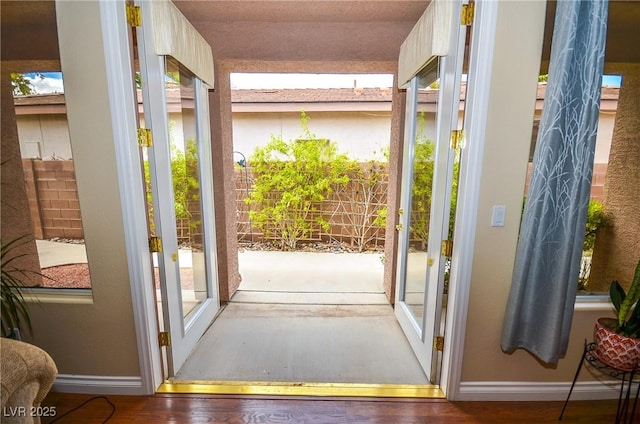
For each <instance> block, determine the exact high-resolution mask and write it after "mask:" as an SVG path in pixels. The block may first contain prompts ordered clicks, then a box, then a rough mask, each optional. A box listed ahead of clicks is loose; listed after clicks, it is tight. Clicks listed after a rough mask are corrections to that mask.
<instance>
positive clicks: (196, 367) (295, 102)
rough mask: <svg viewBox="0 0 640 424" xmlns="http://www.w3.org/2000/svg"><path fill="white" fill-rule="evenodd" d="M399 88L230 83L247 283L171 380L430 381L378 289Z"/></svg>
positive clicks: (334, 81)
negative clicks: (394, 106)
mask: <svg viewBox="0 0 640 424" xmlns="http://www.w3.org/2000/svg"><path fill="white" fill-rule="evenodd" d="M392 84H393V76H392V75H344V74H343V75H319V74H231V86H232V91H231V98H232V113H233V120H232V122H233V142H234V145H233V151H234V167H235V183H236V184H235V188H236V205H237V210H236V216H237V218H238V219H237V221H238V244H239V251H238V258H239V268H240V274H241V277H242V281H241V283H240V286H239V289H238V291H237V292H236V293H235V294H234V295H233V297H232V298H231V300H230V302H229V303H228V304H227V305H226V308H225V310H224V311H223V312H222V313H221V314H220V315H219V317H218V318H217V320H216V321H215V322H214V323H213V325H212V327H211V328H210V329H209V331H208V332H207V334H205V335H204V336H203V339H202V341H201V343H200V345H199V346H198V347H197V348H196V349H195V350H194V352H193V354H192V356H191V358H190V359H189V360H187V362H186V363H185V366H184V367H183V368H182V369H181V370H180V371H179V372H178V373H177V374H176V380H193V379H195V378H196V377H198V378H199V379H203V378H204V379H205V380H212V381H251V382H255V381H259V382H282V381H294V382H322V383H332V384H333V383H340V384H405V385H406V384H410V385H428V384H429V381H428V379H427V378H426V376H425V375H424V373H423V371H422V370H421V368H420V364H419V362H418V361H417V359H416V358H415V355H414V354H413V353H412V351H411V348H410V345H409V344H408V343H407V341H406V339H405V337H404V335H403V334H402V331H401V329H400V326H399V325H398V323H397V321H396V319H395V317H394V314H393V308H392V306H391V304H390V302H389V298H388V296H387V295H386V294H385V292H384V288H383V273H384V231H385V217H386V208H387V199H386V194H387V191H388V189H387V184H388V175H387V173H388V171H387V170H388V155H389V145H390V135H391V104H392V102H391V95H392V88H391V87H392ZM198 358H200V359H198ZM225 358H226V359H225ZM205 362H206V363H208V365H204V363H205Z"/></svg>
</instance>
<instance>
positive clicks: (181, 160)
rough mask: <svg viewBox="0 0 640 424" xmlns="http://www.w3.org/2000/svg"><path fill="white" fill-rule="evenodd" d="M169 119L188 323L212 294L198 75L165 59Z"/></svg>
mask: <svg viewBox="0 0 640 424" xmlns="http://www.w3.org/2000/svg"><path fill="white" fill-rule="evenodd" d="M165 87H166V99H167V120H168V123H169V143H170V152H171V177H172V182H173V196H174V207H175V217H176V229H177V237H178V258H177V260H178V264H179V268H180V273H179V285H180V294H181V299H182V316H183V317H184V318H185V321H184V322H185V325H186V323H188V322H189V318H190V317H191V315H192V313H193V312H194V311H195V310H196V308H197V306H198V305H200V304H201V303H202V302H203V301H204V300H206V299H207V298H208V297H209V293H208V287H207V270H206V267H205V257H204V252H205V249H204V238H203V225H202V219H203V213H202V203H201V199H202V193H201V187H202V184H201V175H200V146H199V140H198V126H197V115H196V109H195V78H194V76H193V74H191V72H189V71H188V70H187V69H186V68H185V67H184V66H182V65H180V63H179V62H177V61H176V60H175V59H173V58H170V57H167V58H166V75H165Z"/></svg>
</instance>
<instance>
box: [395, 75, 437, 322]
mask: <svg viewBox="0 0 640 424" xmlns="http://www.w3.org/2000/svg"><path fill="white" fill-rule="evenodd" d="M437 72H438V63H437V62H436V63H435V64H433V65H432V67H431V68H429V70H428V71H427V72H424V73H423V74H421V76H419V77H418V78H417V79H416V82H415V83H414V85H412V86H411V87H410V88H409V89H408V90H407V91H408V93H407V102H408V103H411V104H408V107H407V113H409V111H411V116H413V119H412V122H411V123H410V128H409V136H407V137H406V138H405V140H406V142H407V145H406V146H405V164H406V165H405V166H406V168H407V169H406V170H405V172H406V175H407V177H406V182H407V183H408V184H409V186H408V187H407V191H406V195H405V198H404V200H403V208H402V210H403V211H410V213H409V214H408V215H407V216H406V217H404V216H403V218H404V222H401V224H400V225H401V226H400V227H399V229H400V231H401V235H404V237H402V238H403V240H402V242H403V243H402V245H401V248H402V249H403V250H405V251H406V266H405V267H404V269H403V272H402V273H403V275H400V276H399V277H400V278H401V281H402V280H404V284H403V290H402V295H401V297H400V299H399V300H401V301H403V302H404V303H405V304H406V306H407V309H408V311H409V312H410V314H411V316H412V317H413V321H414V325H415V326H416V328H417V329H418V330H419V333H420V334H421V333H422V330H423V326H424V305H425V297H426V288H427V285H428V279H429V274H428V272H427V261H428V259H427V258H428V251H427V250H428V249H427V248H428V246H429V222H430V214H431V191H432V184H433V163H434V140H435V127H436V122H437V116H436V115H437V109H438V108H437V102H438V93H439V90H438V85H437V82H436V80H435V78H436V77H437ZM403 215H404V212H403Z"/></svg>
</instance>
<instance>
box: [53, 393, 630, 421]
mask: <svg viewBox="0 0 640 424" xmlns="http://www.w3.org/2000/svg"><path fill="white" fill-rule="evenodd" d="M93 397H94V396H92V395H78V394H63V393H50V394H49V396H48V397H47V398H46V399H45V401H44V402H43V406H44V407H45V409H43V410H45V411H46V410H47V409H46V408H49V411H52V410H53V409H52V408H51V407H55V413H56V417H55V418H50V417H44V418H43V419H42V422H43V423H53V422H55V423H61V424H64V423H86V424H92V423H103V422H105V420H106V419H107V418H108V417H109V415H110V414H111V413H112V407H111V405H110V404H109V403H108V402H107V399H108V401H109V402H111V403H112V404H113V405H114V408H115V412H114V413H113V416H112V417H111V419H109V420H108V421H107V422H108V423H110V424H114V423H181V424H189V423H265V424H268V423H293V424H307V423H308V424H320V423H322V424H342V423H349V424H351V423H381V424H401V423H429V424H431V423H455V424H467V423H491V424H500V423H504V424H520V423H532V424H534V423H535V424H542V423H558V415H559V414H560V410H561V409H562V402H449V401H446V400H439V399H431V400H428V399H425V400H420V399H335V398H334V399H329V398H314V399H310V398H293V397H281V398H267V397H239V396H215V395H179V394H170V395H165V394H156V395H153V396H106V397H97V398H96V399H94V400H91V401H90V402H89V403H87V404H86V405H84V406H82V407H80V408H79V409H77V410H76V411H74V412H72V413H70V414H69V415H67V416H65V417H62V415H63V414H65V413H67V412H68V411H70V410H72V409H73V408H75V407H77V406H78V405H80V404H81V403H82V402H84V401H86V400H88V399H91V398H93ZM105 398H106V399H105ZM616 405H617V402H616V401H609V400H607V401H572V402H570V403H569V406H568V408H567V411H566V412H565V416H564V419H563V420H562V423H581V424H592V423H593V424H596V423H597V424H602V423H613V422H615V413H616ZM636 421H637V422H639V423H640V411H638V412H636Z"/></svg>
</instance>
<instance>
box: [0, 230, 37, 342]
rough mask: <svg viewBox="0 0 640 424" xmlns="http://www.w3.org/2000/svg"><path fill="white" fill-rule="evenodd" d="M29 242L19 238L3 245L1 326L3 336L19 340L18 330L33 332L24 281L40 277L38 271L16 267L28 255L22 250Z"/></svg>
mask: <svg viewBox="0 0 640 424" xmlns="http://www.w3.org/2000/svg"><path fill="white" fill-rule="evenodd" d="M28 242H29V238H28V236H26V235H25V236H21V237H17V238H15V239H13V240H11V241H9V242H7V243H6V244H2V251H1V255H0V256H1V268H2V273H1V277H0V283H1V288H0V307H1V308H2V313H1V314H0V326H1V327H2V336H3V337H10V338H17V339H18V338H19V335H18V334H16V331H15V330H16V329H24V328H26V329H28V330H29V331H31V317H30V316H29V310H28V309H27V306H26V302H25V299H24V297H23V296H22V291H21V290H22V289H23V288H24V287H25V284H24V281H26V280H28V279H29V277H30V275H29V274H32V273H34V274H37V275H40V274H39V273H38V272H36V271H29V270H24V269H20V268H18V267H16V265H15V262H16V261H17V260H18V259H19V258H21V257H24V256H25V255H26V254H25V253H21V252H20V248H21V247H22V246H23V245H25V244H26V243H28Z"/></svg>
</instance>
